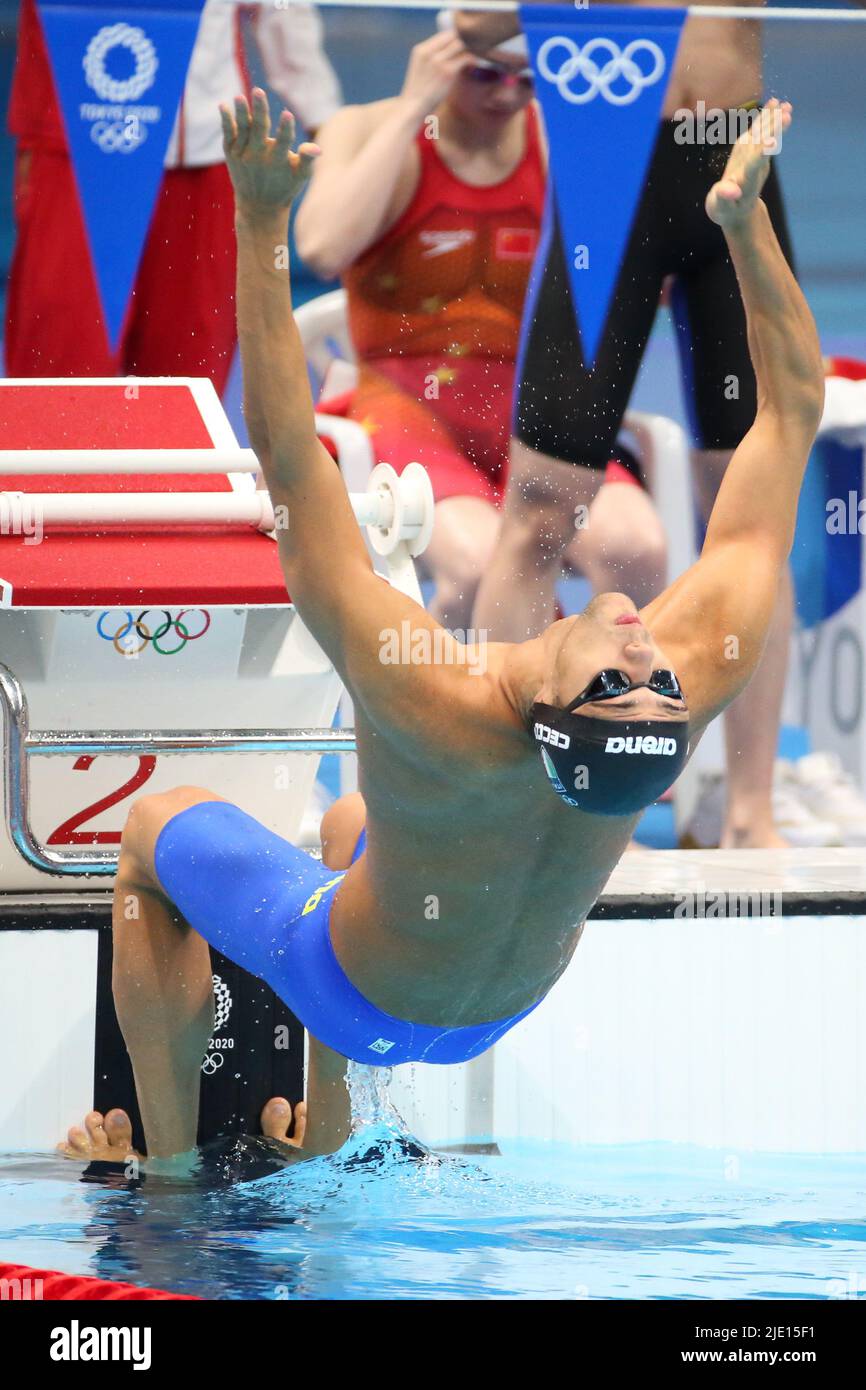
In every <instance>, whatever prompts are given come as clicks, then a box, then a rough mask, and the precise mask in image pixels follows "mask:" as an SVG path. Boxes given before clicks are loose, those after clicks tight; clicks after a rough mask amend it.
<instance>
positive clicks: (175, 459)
mask: <svg viewBox="0 0 866 1390" xmlns="http://www.w3.org/2000/svg"><path fill="white" fill-rule="evenodd" d="M258 467H259V462H258V459H257V458H256V456H255V454H254V453H253V451H252V449H0V477H2V476H3V474H4V473H13V474H17V475H18V476H20V477H24V476H29V475H31V474H39V473H56V474H66V473H68V474H70V475H72V474H80V473H256V472H258Z"/></svg>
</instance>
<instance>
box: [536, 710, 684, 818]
mask: <svg viewBox="0 0 866 1390" xmlns="http://www.w3.org/2000/svg"><path fill="white" fill-rule="evenodd" d="M529 732H530V733H531V734H532V736H533V738H534V739H535V742H536V744H537V745H538V748H539V749H540V751H541V757H542V760H543V762H544V767H545V771H546V772H547V775H548V777H549V778H550V781H551V783H552V785H553V788H554V791H556V792H558V794H559V795H560V796H561V797H562V799H563V801H567V802H568V804H569V806H577V807H578V809H579V810H581V811H588V812H590V813H591V814H592V815H597V816H631V815H634V813H635V812H636V811H642V810H644V808H645V807H646V806H650V805H652V803H653V802H654V801H657V800H658V798H659V797H660V796H661V794H662V792H666V791H667V789H668V787H669V786H671V784H672V783H673V782H675V781H676V779H677V777H678V776H679V774H680V772H681V771H682V769H683V765H684V764H685V761H686V758H687V757H688V754H689V725H688V721H687V720H683V721H682V722H681V723H680V722H674V721H672V720H667V719H594V718H592V717H591V716H589V715H582V714H569V713H568V712H567V711H566V710H563V709H557V708H556V707H555V706H554V705H541V704H535V705H533V706H532V709H531V710H530V711H529Z"/></svg>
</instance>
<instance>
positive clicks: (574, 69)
mask: <svg viewBox="0 0 866 1390" xmlns="http://www.w3.org/2000/svg"><path fill="white" fill-rule="evenodd" d="M556 48H564V49H565V51H566V53H567V55H568V56H567V57H566V58H564V59H563V61H562V63H561V65H560V66H559V68H558V69H557V70H556V71H554V70H553V68H552V67H551V66H550V63H549V62H548V58H549V55H550V54H551V53H552V52H553V50H554V49H556ZM599 51H600V52H602V53H606V54H607V55H608V57H607V61H606V62H605V63H603V64H602V65H601V67H599V65H598V63H597V62H596V61H595V59H594V57H593V54H595V53H598V52H599ZM640 52H644V53H647V54H649V56H650V58H651V59H652V61H653V67H652V69H651V70H650V71H649V72H646V73H645V72H643V71H642V70H641V69H640V68H639V67H638V65H637V63H636V62H635V61H634V59H635V54H636V53H640ZM664 70H665V55H664V54H663V53H662V50H661V49H660V48H659V46H658V44H657V43H653V42H652V40H651V39H632V41H631V43H629V44H626V46H625V48H624V49H622V50H620V48H619V45H618V44H615V43H614V41H613V39H605V38H598V39H590V40H589V42H588V43H586V44H584V46H583V48H582V49H581V48H580V46H579V45H578V44H576V43H575V42H574V40H573V39H570V38H566V37H565V36H564V35H560V36H558V37H553V38H549V39H546V40H545V42H544V43H543V44H542V45H541V48H540V49H539V51H538V71H539V72H540V73H541V76H542V77H543V78H545V79H546V80H547V81H548V82H552V83H553V85H554V86H555V87H556V89H557V91H558V92H559V95H560V96H561V97H562V98H563V100H564V101H568V102H571V103H572V105H574V106H585V105H586V103H587V102H589V101H592V100H593V99H594V98H595V97H596V96H598V94H599V92H600V93H601V95H602V96H603V97H604V99H605V101H609V102H610V104H611V106H630V105H631V103H632V102H633V101H637V98H638V97H639V96H640V94H641V92H642V91H643V89H644V87H651V86H653V84H654V83H655V82H658V80H659V78H660V77H661V76H662V73H663V72H664ZM575 77H580V78H582V79H583V81H584V82H585V83H586V84H587V87H586V90H585V91H582V92H573V91H572V90H571V87H570V86H569V83H570V82H571V81H572V79H573V78H575ZM617 78H623V79H624V80H625V81H626V82H629V83H631V86H630V88H629V90H628V91H627V92H614V91H613V90H612V86H613V83H614V82H615V81H616V80H617Z"/></svg>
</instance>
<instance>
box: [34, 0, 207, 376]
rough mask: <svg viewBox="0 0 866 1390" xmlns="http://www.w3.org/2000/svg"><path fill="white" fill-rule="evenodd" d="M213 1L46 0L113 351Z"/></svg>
mask: <svg viewBox="0 0 866 1390" xmlns="http://www.w3.org/2000/svg"><path fill="white" fill-rule="evenodd" d="M203 4H204V0H146V3H145V4H139V5H137V4H135V3H130V4H126V5H123V4H119V3H118V0H113V3H108V2H107V0H89V3H87V4H79V5H75V4H74V3H73V4H69V3H67V4H57V3H54V0H38V7H39V14H40V18H41V21H42V28H43V31H44V33H45V41H46V44H47V46H48V53H49V56H50V59H51V66H52V69H53V72H54V82H55V86H56V88H57V97H58V101H59V103H60V109H61V111H62V113H63V119H64V122H65V125H66V135H67V139H68V142H69V154H70V157H71V159H72V166H73V169H74V170H75V177H76V180H77V183H78V193H79V197H80V199H81V210H82V213H83V215H84V224H85V228H86V230H87V236H88V240H89V242H90V251H91V255H92V257H93V268H94V272H95V275H96V282H97V285H98V287H99V294H100V297H101V300H102V309H103V313H104V316H105V323H106V327H107V330H108V337H109V342H110V344H111V347H112V350H113V349H115V348H116V346H117V343H118V340H119V338H120V333H121V329H122V327H123V320H124V316H125V314H126V307H127V304H128V303H129V297H130V294H131V293H132V287H133V284H134V282H135V275H136V271H137V270H138V264H139V261H140V259H141V253H142V251H143V249H144V242H145V238H146V236H147V229H148V227H149V225H150V219H151V217H152V215H153V208H154V204H155V202H156V197H157V193H158V192H159V186H160V182H161V180H162V168H163V161H164V159H165V152H166V149H167V148H168V142H169V140H170V138H171V132H172V128H173V126H174V120H175V116H176V114H177V109H178V105H179V103H180V99H181V96H182V94H183V88H184V83H185V81H186V73H187V68H188V67H189V61H190V57H191V55H192V50H193V45H194V44H195V39H196V33H197V31H198V22H199V18H200V15H201V10H202V7H203ZM217 119H218V116H217V113H216V112H214V120H217ZM61 234H62V231H61Z"/></svg>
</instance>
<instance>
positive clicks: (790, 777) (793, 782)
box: [773, 758, 842, 848]
mask: <svg viewBox="0 0 866 1390" xmlns="http://www.w3.org/2000/svg"><path fill="white" fill-rule="evenodd" d="M773 820H774V821H775V823H776V829H777V830H778V832H779V834H780V835H783V836H784V838H785V839H786V840H788V841H790V843H791V844H792V845H797V846H798V847H810V846H811V847H815V848H823V847H826V846H827V845H839V844H841V843H842V837H841V833H840V831H839V828H838V826H837V825H836V824H835V823H834V822H833V821H831V820H824V819H822V818H821V817H819V816H816V815H815V814H814V813H813V811H812V810H811V809H810V807H809V806H808V805H806V803H805V801H804V800H803V797H802V794H801V791H800V783H799V779H798V778H797V772H796V767H795V765H794V764H793V763H789V762H786V761H785V760H784V759H782V758H780V759H779V760H778V761H777V762H776V766H775V769H774V775H773Z"/></svg>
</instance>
